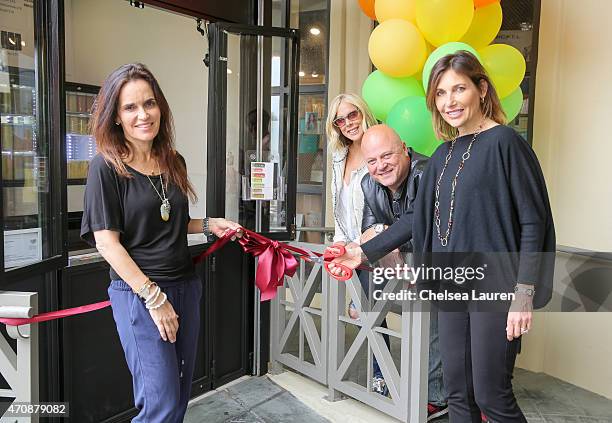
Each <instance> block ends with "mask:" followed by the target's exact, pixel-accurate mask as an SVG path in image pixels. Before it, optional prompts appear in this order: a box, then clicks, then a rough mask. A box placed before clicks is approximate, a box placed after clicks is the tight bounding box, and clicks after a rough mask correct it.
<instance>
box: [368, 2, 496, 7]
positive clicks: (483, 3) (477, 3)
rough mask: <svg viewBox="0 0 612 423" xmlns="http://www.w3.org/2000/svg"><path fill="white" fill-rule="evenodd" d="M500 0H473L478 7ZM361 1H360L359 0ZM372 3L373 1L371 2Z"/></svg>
mask: <svg viewBox="0 0 612 423" xmlns="http://www.w3.org/2000/svg"><path fill="white" fill-rule="evenodd" d="M499 2H500V0H474V7H475V8H476V9H478V8H479V7H483V6H487V5H489V4H493V3H499ZM360 3H361V1H360ZM372 3H374V2H372Z"/></svg>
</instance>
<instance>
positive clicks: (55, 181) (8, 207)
mask: <svg viewBox="0 0 612 423" xmlns="http://www.w3.org/2000/svg"><path fill="white" fill-rule="evenodd" d="M11 4H13V5H14V7H13V6H11V8H9V9H10V10H8V11H7V10H0V29H1V31H0V32H1V34H0V138H1V157H2V159H1V161H0V170H1V172H0V176H1V177H0V187H1V188H0V207H1V211H2V215H1V216H2V218H1V219H0V221H1V222H2V233H1V234H0V235H1V236H0V238H1V241H2V243H1V244H2V245H1V249H0V253H1V254H0V259H1V266H2V269H3V279H8V278H9V276H11V275H12V276H11V277H13V278H15V279H17V278H18V277H21V276H22V275H24V274H28V273H30V272H37V271H38V270H36V269H35V268H39V269H40V270H41V271H42V270H44V269H46V270H49V269H55V268H58V267H59V266H61V265H63V264H65V262H66V257H65V254H64V252H63V250H62V230H63V228H62V219H61V217H60V216H61V211H62V208H63V203H64V201H63V199H64V196H63V195H62V193H61V189H62V188H61V187H62V183H63V180H62V177H61V176H60V175H61V174H62V171H61V169H62V166H63V163H64V161H63V160H61V148H62V147H61V145H60V143H59V138H60V134H61V128H60V126H59V125H57V124H56V122H59V111H60V104H61V103H60V102H58V99H57V97H56V96H52V95H51V96H50V95H45V94H44V93H47V92H55V90H57V91H59V90H60V85H61V76H60V73H59V72H58V68H57V65H58V63H59V54H58V52H57V45H55V44H54V43H58V39H57V37H56V34H57V22H56V21H54V20H52V22H49V26H48V27H49V28H50V29H51V30H52V33H51V34H40V33H37V32H38V29H39V28H42V27H43V25H41V24H40V17H41V16H47V15H48V13H49V10H51V8H54V7H57V2H55V1H52V2H39V1H13V2H11ZM40 40H45V44H35V42H38V43H41V41H40Z"/></svg>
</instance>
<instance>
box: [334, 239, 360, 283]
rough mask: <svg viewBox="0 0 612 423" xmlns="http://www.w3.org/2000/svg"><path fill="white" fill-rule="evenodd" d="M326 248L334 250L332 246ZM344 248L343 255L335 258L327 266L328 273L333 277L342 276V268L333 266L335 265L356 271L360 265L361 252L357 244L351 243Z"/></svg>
mask: <svg viewBox="0 0 612 423" xmlns="http://www.w3.org/2000/svg"><path fill="white" fill-rule="evenodd" d="M328 248H330V249H331V248H334V246H333V245H332V246H331V247H328ZM344 248H345V249H346V252H345V253H344V255H341V256H339V257H336V258H335V259H333V260H332V261H331V263H330V264H329V271H330V273H331V274H332V275H334V276H342V268H340V267H339V266H335V264H341V265H343V266H346V267H348V268H350V269H356V268H357V267H358V266H359V265H360V264H361V254H362V252H361V247H360V246H359V244H356V243H354V242H351V243H350V244H347V245H346V246H345V247H344Z"/></svg>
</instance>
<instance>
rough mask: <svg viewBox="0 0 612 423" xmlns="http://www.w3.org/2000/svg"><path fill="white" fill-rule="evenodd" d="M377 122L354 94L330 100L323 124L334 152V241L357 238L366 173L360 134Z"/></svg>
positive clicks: (351, 240)
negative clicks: (362, 186) (362, 185)
mask: <svg viewBox="0 0 612 423" xmlns="http://www.w3.org/2000/svg"><path fill="white" fill-rule="evenodd" d="M376 123H377V122H376V119H375V118H374V116H373V115H372V112H370V110H369V109H368V106H367V105H366V104H365V102H364V101H363V100H362V99H361V98H360V97H359V96H357V95H355V94H340V95H338V96H337V97H336V98H334V100H333V101H332V102H331V105H330V107H329V114H328V115H327V122H326V125H325V127H326V131H327V139H328V143H329V148H330V150H331V151H332V154H333V166H332V181H331V184H332V185H331V191H332V205H333V211H334V244H336V243H341V244H348V243H349V242H357V243H358V242H359V237H360V236H361V219H362V217H363V192H362V191H361V179H362V178H363V176H364V175H365V174H366V173H368V168H367V166H366V164H365V161H364V159H363V154H362V153H361V138H363V134H364V132H365V131H366V130H367V129H368V128H369V127H370V126H373V125H376Z"/></svg>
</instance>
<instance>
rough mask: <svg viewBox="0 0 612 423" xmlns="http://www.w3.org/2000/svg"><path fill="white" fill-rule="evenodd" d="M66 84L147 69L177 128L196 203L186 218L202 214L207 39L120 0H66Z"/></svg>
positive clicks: (189, 22) (172, 18) (179, 19)
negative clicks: (129, 67)
mask: <svg viewBox="0 0 612 423" xmlns="http://www.w3.org/2000/svg"><path fill="white" fill-rule="evenodd" d="M65 13H66V16H65V22H66V23H65V28H66V53H67V54H66V80H67V81H70V82H78V83H85V84H91V85H97V86H100V85H101V84H102V82H103V81H104V79H105V78H106V76H107V75H108V74H109V73H110V72H112V71H113V70H114V69H116V68H117V67H118V66H120V65H122V64H124V63H132V62H142V63H144V64H146V65H147V66H148V67H149V69H150V70H151V71H152V72H153V74H154V75H155V77H156V78H157V80H158V81H159V84H160V86H161V87H162V90H163V91H164V95H165V96H166V98H167V100H168V103H169V104H170V108H171V109H172V113H173V116H174V123H175V128H176V145H177V149H178V151H179V152H180V153H181V154H182V155H183V156H184V157H185V160H186V162H187V169H188V171H189V176H190V178H191V181H192V183H193V184H194V186H195V188H196V192H197V195H198V200H199V201H198V202H197V204H195V205H191V210H190V213H191V216H192V217H194V218H196V217H201V216H204V215H205V211H206V209H205V203H206V189H205V187H206V127H207V126H206V121H207V102H208V68H206V67H205V66H204V64H203V62H202V59H203V57H204V54H205V52H206V51H207V49H208V46H207V44H208V42H207V40H206V39H205V38H204V37H202V36H201V35H200V34H199V33H198V32H197V31H196V21H195V19H193V18H188V17H185V16H180V15H177V14H174V13H170V12H167V11H162V10H159V9H154V8H152V7H149V6H146V7H145V8H144V9H137V8H134V7H131V6H130V5H129V3H128V2H126V1H123V0H106V1H96V0H65Z"/></svg>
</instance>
